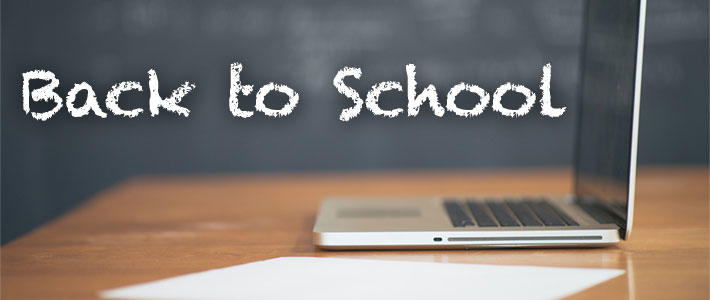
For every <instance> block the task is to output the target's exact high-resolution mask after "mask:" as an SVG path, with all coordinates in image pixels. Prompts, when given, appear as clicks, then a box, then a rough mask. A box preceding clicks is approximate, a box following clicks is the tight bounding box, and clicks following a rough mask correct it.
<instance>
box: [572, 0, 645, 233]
mask: <svg viewBox="0 0 710 300" xmlns="http://www.w3.org/2000/svg"><path fill="white" fill-rule="evenodd" d="M640 5H641V3H640V1H639V0H631V1H629V0H623V1H619V0H601V1H599V0H594V1H588V3H587V10H586V12H585V13H586V16H585V23H586V24H585V26H586V30H585V38H584V41H583V42H584V43H583V45H584V46H583V53H582V55H583V56H582V57H583V58H582V60H581V62H582V65H581V67H582V86H581V105H580V114H579V121H578V122H579V125H578V126H579V128H578V133H577V145H576V147H577V151H576V166H575V172H576V173H575V180H576V182H575V192H576V195H577V196H579V197H581V198H583V199H584V198H587V199H593V200H595V201H597V203H601V204H603V205H604V206H606V207H607V208H609V209H610V210H612V211H613V212H614V213H615V214H617V215H618V216H619V217H621V218H622V219H624V220H627V212H628V209H629V200H630V197H633V196H632V195H633V193H632V194H631V195H630V194H629V182H630V180H633V179H634V178H635V175H632V174H631V173H632V172H635V170H634V169H635V161H632V160H635V154H633V155H632V151H635V146H634V149H632V143H633V142H632V139H634V138H635V136H634V133H633V130H634V127H633V124H634V96H635V92H634V91H635V74H636V56H637V42H638V39H639V27H640V25H639V18H640V14H639V12H640V11H641V7H640ZM639 54H640V53H639ZM639 80H640V79H639ZM632 165H634V167H632ZM632 192H633V191H632ZM629 225H630V224H629Z"/></svg>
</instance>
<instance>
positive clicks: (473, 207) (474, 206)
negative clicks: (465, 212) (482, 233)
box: [466, 201, 498, 227]
mask: <svg viewBox="0 0 710 300" xmlns="http://www.w3.org/2000/svg"><path fill="white" fill-rule="evenodd" d="M466 205H467V206H468V209H469V210H470V211H471V215H472V216H473V219H475V220H476V223H478V227H498V223H496V221H494V220H493V218H491V217H490V216H489V215H488V213H487V212H486V208H485V207H484V206H483V205H482V204H481V203H478V202H475V201H468V202H466Z"/></svg>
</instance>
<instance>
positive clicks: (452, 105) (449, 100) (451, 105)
mask: <svg viewBox="0 0 710 300" xmlns="http://www.w3.org/2000/svg"><path fill="white" fill-rule="evenodd" d="M464 90H466V91H469V92H471V93H474V94H476V95H478V97H479V98H481V102H480V103H478V104H476V106H474V107H473V108H472V109H470V110H466V109H461V108H459V107H458V106H456V96H458V94H459V93H461V92H462V91H464ZM490 101H491V95H489V94H488V93H486V91H485V90H483V89H482V88H480V87H479V86H477V85H470V84H467V83H464V82H461V83H459V84H457V85H455V86H453V87H452V88H451V89H450V90H449V94H447V95H446V109H448V110H449V111H450V112H453V113H455V114H456V115H457V116H462V117H466V118H469V117H473V116H478V115H480V114H481V113H482V112H483V110H484V109H486V106H488V102H490Z"/></svg>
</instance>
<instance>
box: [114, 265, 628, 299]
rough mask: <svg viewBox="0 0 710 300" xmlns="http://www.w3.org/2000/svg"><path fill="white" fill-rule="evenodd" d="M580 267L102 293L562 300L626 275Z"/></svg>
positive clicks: (404, 268)
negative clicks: (559, 299) (558, 299)
mask: <svg viewBox="0 0 710 300" xmlns="http://www.w3.org/2000/svg"><path fill="white" fill-rule="evenodd" d="M623 273H624V271H623V270H614V269H577V268H550V267H530V266H498V265H473V264H454V263H430V262H405V261H386V260H363V259H348V258H315V257H281V258H275V259H269V260H265V261H259V262H254V263H249V264H244V265H238V266H232V267H227V268H222V269H215V270H210V271H205V272H200V273H194V274H188V275H184V276H178V277H173V278H168V279H164V280H159V281H154V282H149V283H144V284H138V285H133V286H128V287H123V288H117V289H113V290H108V291H104V292H102V293H101V296H102V297H103V298H113V299H155V300H159V299H174V300H188V299H190V300H192V299H195V300H197V299H200V300H221V299H225V300H234V299H278V300H283V299H311V300H317V299H324V300H325V299H327V300H333V299H358V300H362V299H388V300H391V299H408V300H414V299H427V300H430V299H474V298H475V299H556V298H560V297H564V296H567V295H571V294H574V293H576V292H578V291H581V290H584V289H586V288H589V287H591V286H593V285H596V284H598V283H601V282H603V281H606V280H609V279H611V278H614V277H616V276H619V275H621V274H623Z"/></svg>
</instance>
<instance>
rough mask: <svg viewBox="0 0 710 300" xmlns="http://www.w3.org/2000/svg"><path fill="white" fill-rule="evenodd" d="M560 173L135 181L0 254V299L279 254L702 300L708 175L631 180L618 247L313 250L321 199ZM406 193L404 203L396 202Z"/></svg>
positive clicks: (563, 181)
mask: <svg viewBox="0 0 710 300" xmlns="http://www.w3.org/2000/svg"><path fill="white" fill-rule="evenodd" d="M569 175H570V174H569V172H568V171H566V170H523V171H516V170H510V171H502V170H487V171H486V170H479V171H472V172H465V171H454V172H450V171H447V172H443V171H442V172H414V173H411V172H410V173H350V174H332V173H322V174H306V175H304V174H285V175H255V176H207V177H205V176H200V177H161V178H152V177H151V178H135V179H132V180H129V181H126V182H124V183H122V184H119V185H117V186H115V187H113V188H110V189H108V190H105V191H103V192H101V193H99V194H97V195H96V196H95V197H94V198H93V199H91V200H90V201H88V202H87V203H85V204H84V205H82V206H80V207H79V208H77V209H75V210H74V211H72V212H70V213H68V214H66V215H64V216H62V217H60V218H58V219H56V220H54V221H52V222H50V223H48V224H46V225H44V226H42V227H40V228H38V229H37V230H34V231H32V232H31V233H29V234H27V235H25V236H23V237H21V238H19V239H17V240H15V241H12V242H10V243H8V244H7V245H5V246H4V247H2V249H1V251H2V298H3V299H95V298H97V292H98V291H100V290H104V289H108V288H114V287H118V286H123V285H129V284H135V283H141V282H145V281H150V280H156V279H161V278H166V277H171V276H176V275H181V274H185V273H191V272H197V271H204V270H208V269H212V268H218V267H225V266H231V265H236V264H243V263H247V262H253V261H257V260H263V259H268V258H273V257H279V256H331V257H359V258H363V257H366V258H375V259H398V260H416V261H437V262H462V263H483V264H506V265H518V264H521V265H540V266H566V267H605V268H619V269H625V270H626V271H627V272H626V275H624V276H620V277H617V278H615V279H613V280H610V281H607V282H605V283H602V284H600V285H597V286H595V287H592V288H590V289H588V290H585V291H582V292H581V293H579V294H577V295H574V296H572V298H578V299H625V298H630V299H634V298H638V299H651V298H659V299H691V298H697V299H708V282H709V277H708V263H709V261H708V254H709V252H708V234H709V232H708V170H707V168H675V167H672V168H659V167H657V168H646V169H641V170H640V172H639V179H638V184H637V195H638V198H637V207H636V223H635V226H634V231H633V233H632V235H631V239H630V240H629V241H626V242H623V243H621V244H620V245H618V246H613V247H609V248H601V249H505V250H501V249H496V250H451V251H448V250H447V251H440V250H437V251H352V252H348V251H339V252H328V251H320V250H318V249H315V248H314V247H313V246H312V244H311V231H312V228H313V224H314V222H315V216H316V213H317V209H318V204H319V201H320V199H321V198H323V196H326V195H402V194H403V193H406V194H418V195H421V194H447V195H449V194H450V195H475V194H489V195H491V194H510V193H515V194H550V193H552V194H565V193H568V192H569V191H570V190H571V180H570V176H569ZM405 191H406V192H405Z"/></svg>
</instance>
